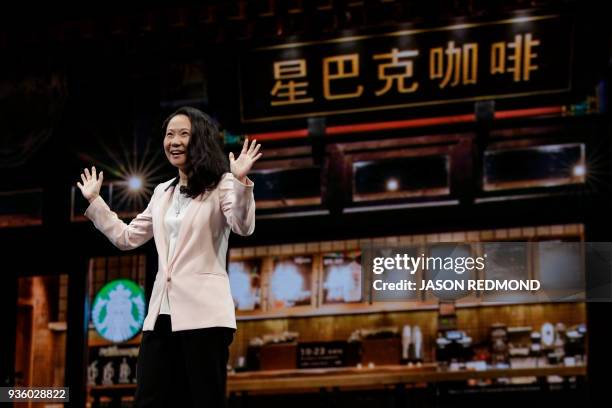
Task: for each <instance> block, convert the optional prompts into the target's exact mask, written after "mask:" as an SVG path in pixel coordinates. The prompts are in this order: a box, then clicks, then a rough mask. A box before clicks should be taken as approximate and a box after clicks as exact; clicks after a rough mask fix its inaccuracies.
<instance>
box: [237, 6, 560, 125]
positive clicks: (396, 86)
mask: <svg viewBox="0 0 612 408" xmlns="http://www.w3.org/2000/svg"><path fill="white" fill-rule="evenodd" d="M571 58H572V22H571V20H570V19H569V18H568V17H564V16H559V15H547V16H532V17H521V18H512V19H507V20H500V21H492V22H481V23H467V24H457V25H452V26H446V27H438V28H428V29H410V30H402V31H396V32H392V33H385V34H377V35H362V36H353V37H343V38H336V39H332V40H325V41H317V42H303V43H294V44H282V45H276V46H270V47H263V48H257V49H254V50H252V51H250V52H248V53H247V54H245V55H244V56H243V57H242V59H241V61H240V81H241V83H240V92H241V95H240V103H241V106H240V110H241V120H242V121H243V122H244V123H249V122H266V121H274V120H279V119H290V118H305V117H309V116H327V115H336V114H351V113H358V112H368V111H376V110H387V109H401V108H408V107H414V106H426V105H437V104H448V103H458V102H469V101H476V100H482V99H496V98H510V97H525V96H530V95H538V94H551V93H561V92H566V91H569V89H570V88H571V64H572V60H571Z"/></svg>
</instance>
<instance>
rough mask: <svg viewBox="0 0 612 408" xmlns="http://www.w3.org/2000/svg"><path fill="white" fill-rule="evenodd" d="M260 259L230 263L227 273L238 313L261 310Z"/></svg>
mask: <svg viewBox="0 0 612 408" xmlns="http://www.w3.org/2000/svg"><path fill="white" fill-rule="evenodd" d="M261 264H262V260H261V259H259V258H258V259H247V260H240V261H231V262H230V264H229V267H228V268H227V269H228V273H229V279H230V287H231V289H232V298H233V299H234V305H235V307H236V310H237V311H238V312H246V311H260V310H262V296H261Z"/></svg>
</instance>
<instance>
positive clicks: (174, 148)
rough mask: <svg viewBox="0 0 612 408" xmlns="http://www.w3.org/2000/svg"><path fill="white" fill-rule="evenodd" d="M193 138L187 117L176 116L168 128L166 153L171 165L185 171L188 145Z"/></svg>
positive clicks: (165, 139)
mask: <svg viewBox="0 0 612 408" xmlns="http://www.w3.org/2000/svg"><path fill="white" fill-rule="evenodd" d="M190 137H191V121H190V120H189V118H188V117H187V116H185V115H176V116H174V117H173V118H172V119H170V122H168V127H167V128H166V136H165V137H164V151H165V152H166V157H167V158H168V161H169V162H170V164H172V165H173V166H174V167H178V168H179V169H183V168H184V167H185V165H186V164H187V145H188V144H189V138H190Z"/></svg>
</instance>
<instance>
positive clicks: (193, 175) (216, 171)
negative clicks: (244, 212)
mask: <svg viewBox="0 0 612 408" xmlns="http://www.w3.org/2000/svg"><path fill="white" fill-rule="evenodd" d="M176 115H185V116H187V117H188V118H189V121H190V122H191V136H190V137H189V143H188V145H187V166H186V169H185V173H186V174H187V178H188V181H187V186H186V187H185V188H182V190H181V191H182V192H184V193H185V194H186V195H188V196H189V197H191V198H195V197H197V196H199V195H200V194H202V193H204V192H206V191H209V190H214V189H215V187H217V184H219V181H220V180H221V177H222V176H223V174H224V173H226V172H228V171H229V162H228V159H227V157H226V156H225V152H224V151H223V141H222V136H221V134H220V133H221V132H220V130H219V125H218V124H217V122H216V121H215V120H213V119H212V118H211V117H210V116H208V115H207V114H206V113H204V112H202V111H201V110H199V109H196V108H192V107H189V106H184V107H182V108H179V109H178V110H177V111H176V112H174V113H172V114H171V115H170V116H168V117H167V118H166V120H165V121H164V124H163V125H162V131H163V132H164V134H165V132H166V130H167V128H168V123H169V122H170V120H171V119H172V118H173V117H175V116H176ZM178 181H179V179H178V177H177V178H176V179H175V180H174V182H173V183H172V184H171V185H176V184H178Z"/></svg>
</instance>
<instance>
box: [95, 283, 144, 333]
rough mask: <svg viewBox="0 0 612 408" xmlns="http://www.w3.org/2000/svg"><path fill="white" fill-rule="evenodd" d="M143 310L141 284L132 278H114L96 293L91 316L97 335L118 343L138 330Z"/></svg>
mask: <svg viewBox="0 0 612 408" xmlns="http://www.w3.org/2000/svg"><path fill="white" fill-rule="evenodd" d="M144 310H145V298H144V291H143V290H142V288H141V287H140V286H138V285H137V284H136V283H135V282H133V281H131V280H128V279H117V280H114V281H112V282H109V283H107V284H106V285H104V287H103V288H102V289H100V291H99V292H98V294H97V295H96V297H95V299H94V301H93V307H92V312H91V320H92V321H93V324H94V326H95V328H96V331H97V332H98V333H99V334H100V336H102V337H104V338H105V339H107V340H110V341H113V342H115V343H119V342H122V341H126V340H129V339H131V338H132V337H134V336H135V335H136V334H137V333H138V332H139V331H140V329H141V328H142V323H143V322H144V318H145V313H144Z"/></svg>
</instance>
